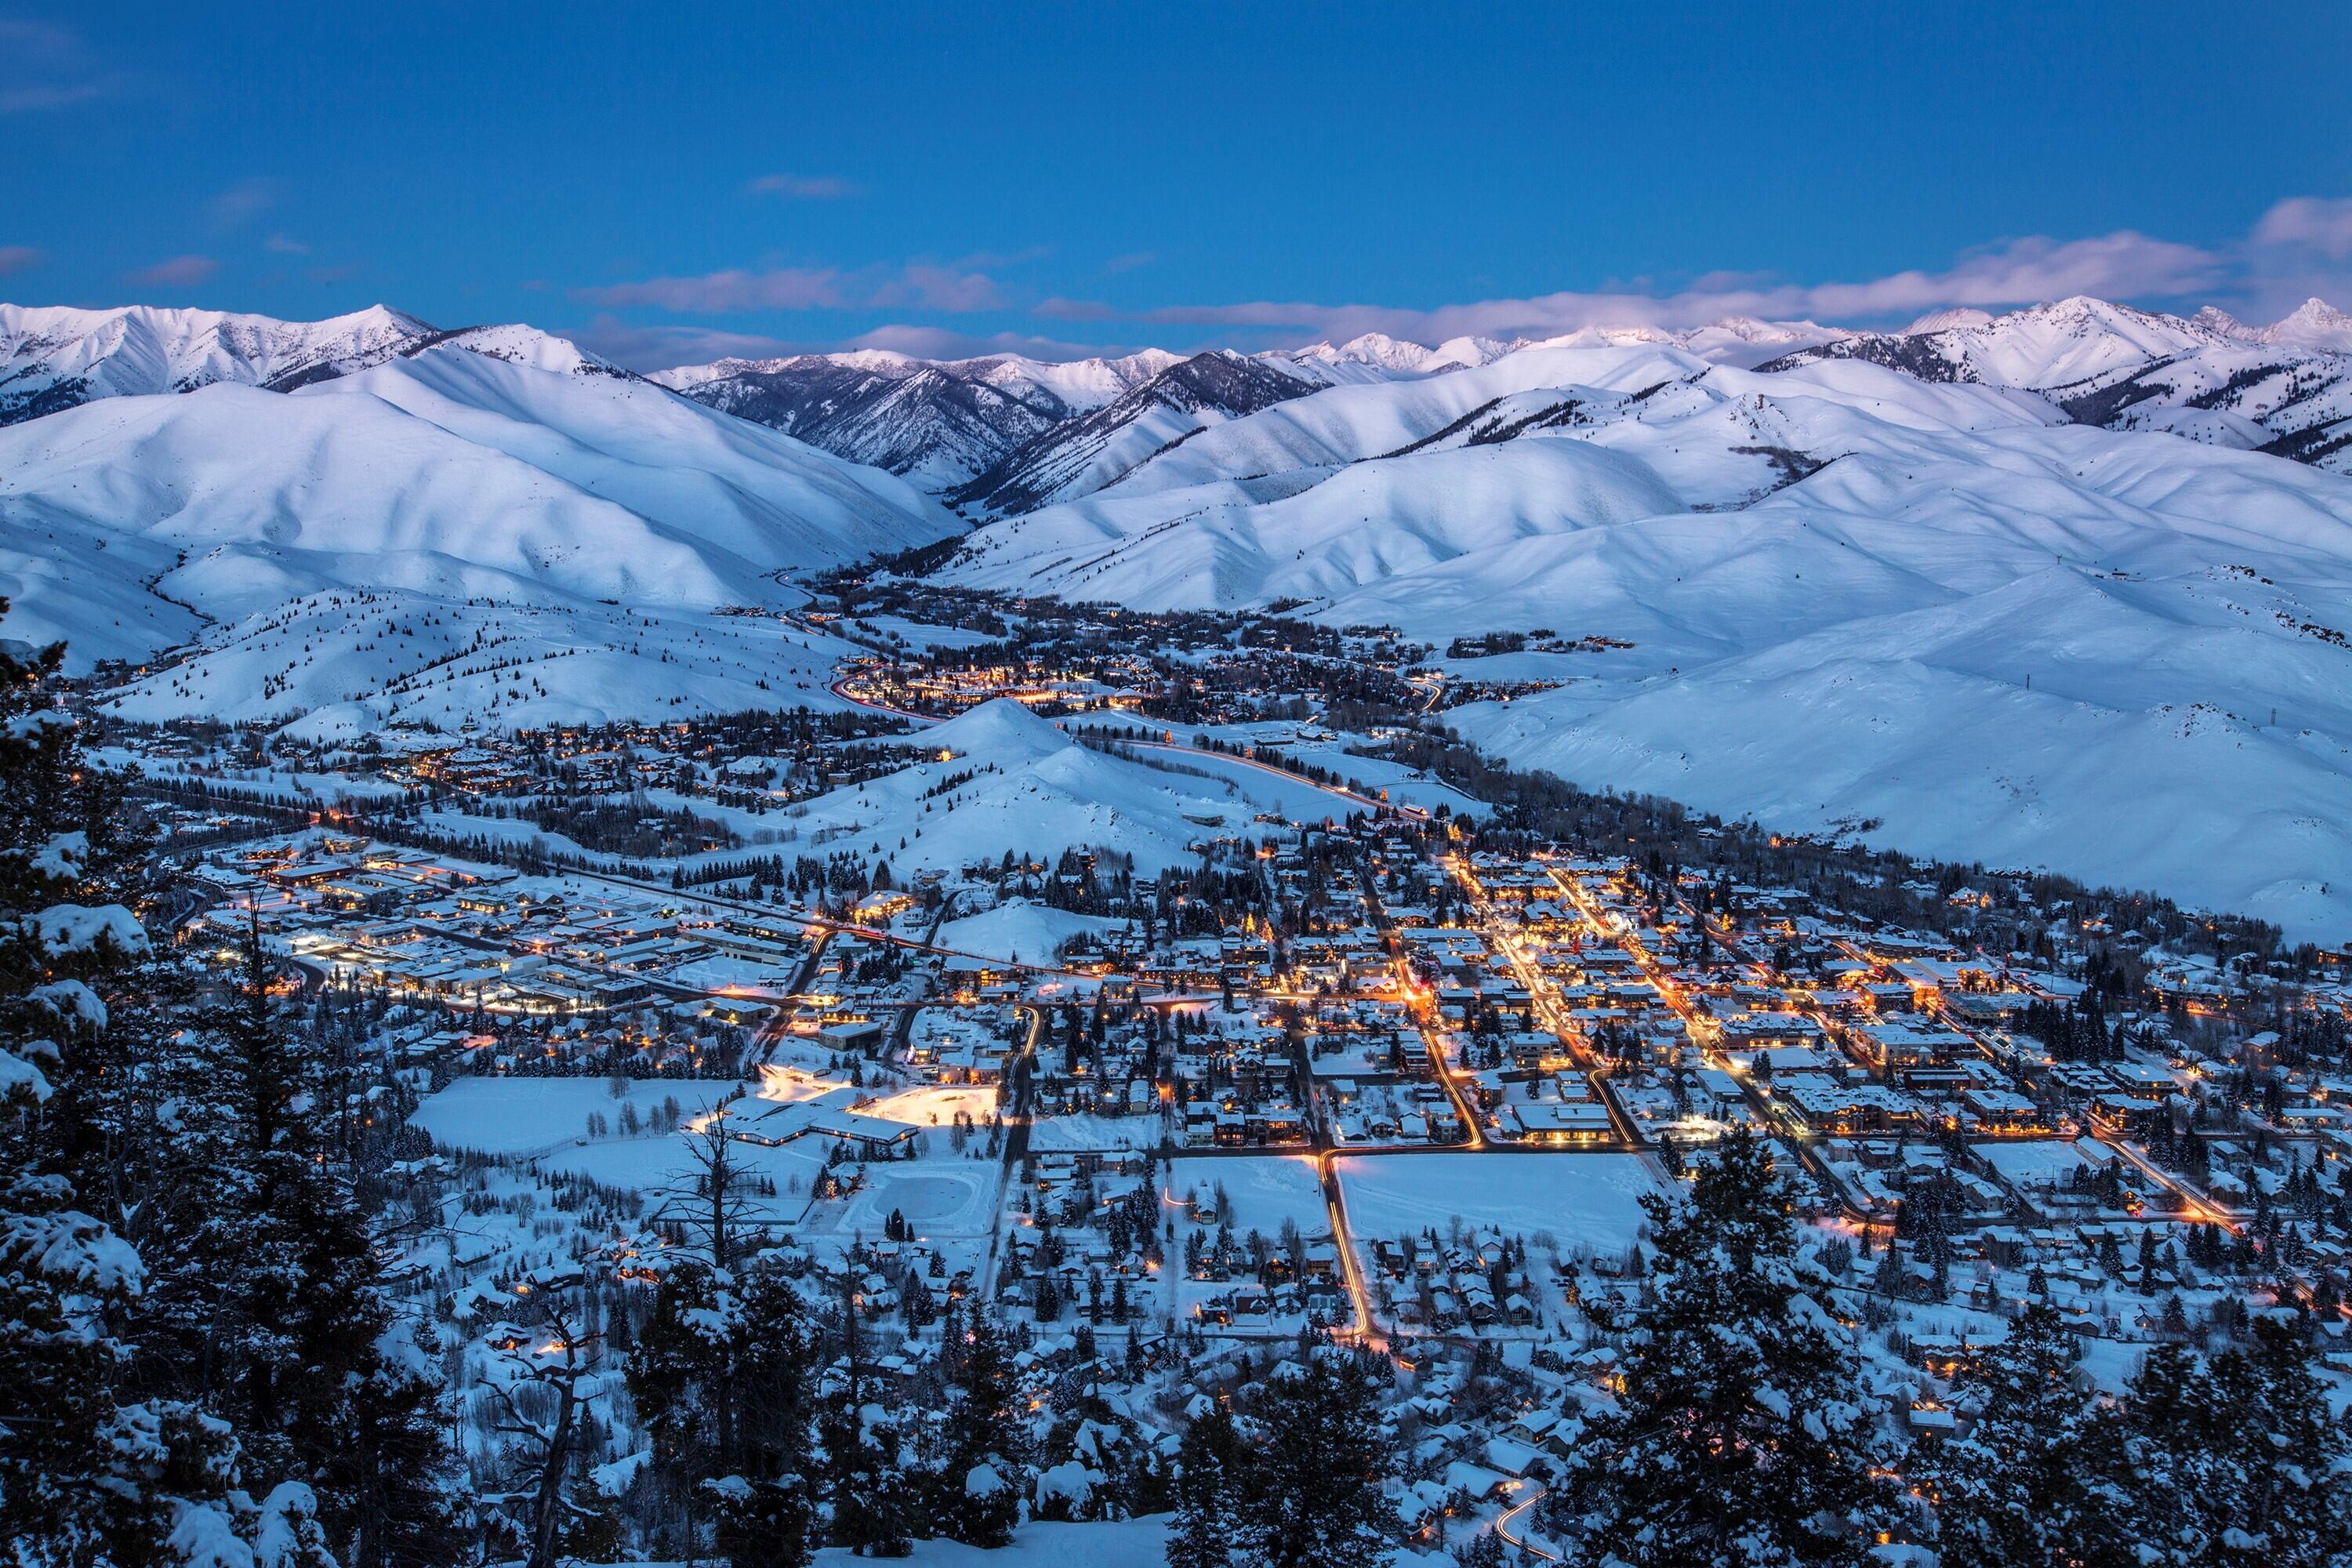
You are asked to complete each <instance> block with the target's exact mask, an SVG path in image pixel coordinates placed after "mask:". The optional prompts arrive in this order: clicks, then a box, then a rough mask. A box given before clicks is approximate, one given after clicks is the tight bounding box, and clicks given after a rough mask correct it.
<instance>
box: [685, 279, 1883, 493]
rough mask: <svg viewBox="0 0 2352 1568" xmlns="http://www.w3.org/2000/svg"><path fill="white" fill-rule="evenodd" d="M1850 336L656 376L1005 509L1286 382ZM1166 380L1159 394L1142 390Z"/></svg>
mask: <svg viewBox="0 0 2352 1568" xmlns="http://www.w3.org/2000/svg"><path fill="white" fill-rule="evenodd" d="M1846 335H1847V334H1846V333H1844V332H1843V331H1840V330H1838V329H1836V328H1833V327H1823V326H1820V325H1817V324H1816V323H1814V322H1811V321H1755V320H1752V319H1749V318H1747V317H1735V318H1732V319H1728V320H1726V321H1716V322H1713V323H1710V324H1709V325H1706V326H1704V327H1697V328H1694V329H1691V330H1689V331H1681V332H1667V331H1660V330H1658V329H1655V328H1650V327H1627V328H1591V329H1588V330H1586V331H1580V332H1577V333H1574V334H1572V335H1570V336H1568V337H1564V338H1557V339H1552V340H1549V341H1548V342H1541V343H1530V342H1528V340H1526V339H1519V340H1516V341H1514V342H1499V341H1497V340H1496V339H1493V338H1481V337H1460V338H1453V339H1449V340H1447V341H1446V342H1442V343H1440V344H1438V345H1437V346H1436V347H1434V348H1430V347H1427V346H1424V345H1423V344H1421V343H1416V342H1406V341H1405V340H1403V339H1401V338H1392V337H1390V336H1388V335H1387V334H1385V333H1381V332H1366V333H1363V334H1361V335H1360V336H1358V337H1355V338H1351V339H1349V341H1348V342H1344V343H1338V344H1334V343H1330V342H1318V343H1313V344H1310V345H1308V346H1307V347H1306V348H1300V349H1276V350H1268V351H1266V352H1265V353H1257V354H1250V355H1242V354H1228V353H1221V354H1217V355H1214V356H1195V358H1194V359H1193V360H1192V361H1191V362H1187V361H1185V360H1184V359H1183V358H1182V356H1180V355H1177V354H1173V353H1168V352H1167V351H1165V350H1163V349H1146V350H1144V351H1142V352H1141V353H1134V354H1129V355H1127V356H1125V357H1123V358H1117V359H1111V358H1097V359H1081V360H1073V361H1069V362H1067V363H1049V362H1046V361H1041V360H1033V359H1026V358H1023V357H1021V356H1018V355H1012V354H999V355H992V356H986V357H982V358H979V359H964V360H920V359H915V358H911V357H909V356H908V355H906V354H900V353H891V352H888V351H887V350H879V349H859V350H854V351H851V352H848V353H832V354H799V355H794V356H791V357H788V358H783V359H771V360H746V359H726V360H719V361H716V362H714V363H709V364H698V365H680V366H678V367H677V368H675V369H672V370H665V371H659V372H656V374H654V376H653V377H652V379H653V380H655V381H656V382H659V383H660V384H662V385H664V386H667V387H670V388H672V389H673V390H675V391H677V392H681V393H684V394H685V395H688V397H691V398H693V399H695V400H696V401H697V402H698V403H703V404H707V405H709V406H710V407H713V408H718V409H721V410H724V411H725V412H727V413H730V414H733V415H736V416H740V417H741V418H745V419H751V420H755V421H757V422H758V423H760V424H762V425H767V426H772V427H773V428H775V429H778V430H782V431H784V432H786V433H787V434H789V435H793V436H797V437H800V438H801V439H802V440H803V441H807V442H809V443H810V444H811V445H813V446H817V447H824V449H825V450H826V451H829V452H833V453H835V454H837V455H838V456H841V457H845V458H850V459H851V460H853V461H855V462H861V463H870V464H873V465H874V466H875V467H877V468H887V469H888V470H890V471H891V472H892V473H894V474H904V475H906V476H907V477H908V479H913V480H914V481H915V482H916V483H918V484H920V485H922V486H923V487H925V488H926V489H935V490H954V491H958V492H959V494H958V498H957V499H958V500H961V501H962V502H963V503H965V504H969V505H972V506H975V507H977V508H979V509H980V510H984V511H991V512H997V513H1009V512H1017V511H1022V510H1028V509H1030V508H1032V507H1034V506H1038V505H1043V504H1046V503H1047V502H1049V501H1052V500H1072V499H1075V498H1076V497H1078V496H1081V495H1085V494H1087V493H1088V491H1089V490H1090V489H1093V488H1096V487H1097V486H1099V485H1100V484H1102V483H1104V482H1106V481H1107V480H1108V479H1115V478H1117V477H1118V474H1119V473H1120V472H1122V471H1124V466H1125V465H1127V464H1129V463H1130V462H1132V460H1133V459H1134V458H1135V457H1136V456H1137V455H1138V454H1139V453H1140V454H1148V453H1149V452H1150V451H1151V450H1153V449H1154V448H1155V447H1156V446H1157V445H1163V444H1167V443H1170V442H1175V441H1181V440H1182V439H1183V438H1184V437H1185V435H1186V433H1187V432H1188V431H1190V430H1192V429H1194V428H1199V427H1203V426H1207V425H1211V424H1213V423H1214V422H1215V421H1216V419H1217V418H1219V417H1223V416H1230V415H1231V414H1233V413H1235V412H1246V411H1247V410H1248V409H1249V408H1250V407H1253V406H1264V405H1265V403H1266V402H1267V401H1269V400H1270V399H1272V398H1273V397H1274V396H1276V395H1281V396H1297V395H1301V394H1300V393H1298V392H1293V391H1289V390H1287V388H1288V386H1289V384H1292V383H1297V384H1299V385H1300V386H1302V387H1304V388H1305V389H1307V390H1308V391H1312V390H1316V389H1319V388H1323V387H1332V386H1354V385H1363V384H1384V383H1389V382H1395V381H1408V380H1417V379H1421V378H1424V377H1430V376H1437V375H1443V374H1446V373H1448V372H1452V371H1458V370H1465V369H1469V370H1475V369H1477V368H1479V367H1481V366H1484V365H1488V364H1492V363H1495V362H1496V361H1497V360H1499V359H1502V358H1505V357H1506V356H1507V355H1511V354H1515V353H1519V352H1520V351H1522V350H1525V349H1528V348H1530V347H1533V348H1622V347H1634V346H1656V347H1664V348H1675V349H1680V350H1682V351H1684V352H1685V353H1690V354H1692V355H1694V356H1696V358H1699V359H1702V360H1705V361H1707V362H1708V363H1719V364H1734V365H1742V366H1746V365H1752V364H1755V363H1759V362H1760V361H1763V360H1769V359H1773V358H1776V357H1779V356H1781V355H1786V354H1789V353H1793V352H1795V351H1797V350H1800V349H1804V348H1809V347H1811V346H1814V345H1816V344H1820V343H1823V342H1831V341H1832V340H1835V339H1838V338H1842V337H1844V336H1846ZM1188 363H1189V368H1180V367H1184V366H1186V365H1188ZM1171 373H1172V374H1171ZM1162 377H1165V378H1166V379H1165V380H1163V381H1162V382H1161V384H1160V390H1159V391H1157V392H1148V391H1145V389H1146V386H1147V384H1150V383H1152V382H1154V381H1155V379H1156V378H1162ZM1212 382H1215V383H1216V384H1211V383H1212ZM1139 392H1142V393H1143V394H1144V395H1141V396H1139V397H1135V398H1131V399H1130V398H1129V397H1128V395H1129V394H1131V393H1139ZM1114 403H1117V404H1118V405H1119V406H1118V407H1117V408H1116V409H1114V408H1111V407H1109V406H1108V405H1112V404H1114ZM1195 414H1198V415H1200V417H1199V418H1197V419H1195V418H1194V417H1193V416H1194V415H1195ZM1139 421H1140V422H1141V423H1140V424H1139V423H1138V422H1139ZM1130 426H1134V428H1133V429H1132V430H1130V428H1129V427H1130ZM1016 449H1022V450H1020V451H1019V452H1018V453H1016Z"/></svg>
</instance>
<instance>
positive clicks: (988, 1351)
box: [931, 1308, 1028, 1548]
mask: <svg viewBox="0 0 2352 1568" xmlns="http://www.w3.org/2000/svg"><path fill="white" fill-rule="evenodd" d="M1017 1397H1018V1389H1017V1387H1016V1385H1015V1383H1014V1379H1013V1358H1012V1355H1011V1353H1010V1352H1009V1351H1008V1350H1007V1348H1006V1346H1005V1342H1004V1335H1003V1331H1002V1330H1000V1329H999V1328H998V1327H997V1326H996V1324H995V1322H994V1321H992V1320H991V1319H990V1318H989V1316H988V1314H987V1313H985V1312H983V1311H981V1310H978V1309H977V1308H975V1309H974V1310H973V1311H972V1314H971V1322H970V1325H969V1326H968V1327H967V1329H966V1330H965V1333H964V1344H963V1346H962V1350H961V1354H960V1355H959V1356H958V1357H957V1360H956V1365H955V1386H954V1387H953V1389H951V1390H950V1394H949V1397H948V1404H947V1419H946V1422H945V1424H944V1426H945V1434H946V1446H945V1449H944V1451H943V1453H942V1455H941V1458H940V1464H939V1466H938V1468H936V1470H935V1471H934V1473H933V1477H932V1484H931V1491H932V1503H931V1518H932V1522H933V1523H934V1524H936V1525H937V1526H938V1527H939V1528H940V1531H942V1532H943V1533H945V1534H947V1535H949V1536H951V1537H953V1538H954V1539H955V1540H958V1541H961V1542H964V1543H965V1544H966V1545H969V1546H981V1547H988V1548H994V1547H999V1546H1003V1545H1005V1544H1007V1543H1009V1542H1011V1541H1012V1539H1013V1526H1014V1525H1015V1524H1017V1523H1018V1522H1019V1521H1020V1515H1021V1487H1020V1484H1019V1483H1020V1482H1021V1480H1022V1479H1023V1471H1022V1468H1021V1467H1022V1464H1023V1461H1024V1459H1025V1458H1027V1452H1028V1442H1027V1436H1026V1434H1025V1433H1024V1431H1023V1430H1022V1427H1021V1422H1020V1417H1019V1415H1018V1413H1017V1410H1016V1400H1017Z"/></svg>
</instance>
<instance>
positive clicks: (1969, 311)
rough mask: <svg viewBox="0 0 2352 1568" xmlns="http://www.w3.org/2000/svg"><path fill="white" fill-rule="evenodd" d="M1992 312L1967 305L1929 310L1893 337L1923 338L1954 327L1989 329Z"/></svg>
mask: <svg viewBox="0 0 2352 1568" xmlns="http://www.w3.org/2000/svg"><path fill="white" fill-rule="evenodd" d="M1990 325H1992V312H1990V310H1975V309H1973V308H1971V307H1969V306H1967V305H1955V306H1952V307H1950V308H1949V309H1948V310H1930V311H1928V312H1927V314H1926V315H1924V316H1922V317H1920V318H1919V319H1918V320H1917V321H1914V322H1912V323H1911V324H1910V325H1909V326H1907V327H1906V328H1904V329H1903V330H1902V331H1899V332H1897V333H1895V336H1896V337H1898V338H1917V337H1925V336H1926V335H1927V333H1929V332H1948V331H1951V330H1952V329H1953V328H1955V327H1989V326H1990Z"/></svg>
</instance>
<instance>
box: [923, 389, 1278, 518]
mask: <svg viewBox="0 0 2352 1568" xmlns="http://www.w3.org/2000/svg"><path fill="white" fill-rule="evenodd" d="M1319 385H1320V384H1319V383H1317V382H1310V381H1307V380H1306V379H1304V378H1302V377H1301V376H1299V375H1298V374H1296V373H1295V371H1291V370H1279V369H1276V367H1275V365H1274V364H1273V363H1270V362H1268V361H1266V360H1263V359H1255V358H1252V357H1251V356H1249V355H1247V354H1238V353H1228V352H1225V351H1223V350H1216V351H1213V352H1211V353H1200V354H1194V355H1193V356H1192V358H1191V359H1188V360H1181V361H1179V362H1178V363H1175V364H1171V365H1170V366H1169V367H1168V368H1167V369H1165V370H1163V371H1161V372H1160V374H1157V375H1155V376H1153V377H1152V378H1151V379H1150V381H1147V382H1145V383H1143V384H1141V385H1140V386H1138V387H1136V388H1134V389H1133V390H1132V391H1130V392H1128V393H1126V394H1124V395H1121V396H1119V397H1118V398H1116V399H1114V400H1113V401H1111V402H1109V403H1107V404H1105V405H1103V406H1102V407H1100V408H1097V409H1096V410H1095V411H1094V412H1093V413H1091V414H1087V415H1085V416H1081V417H1079V418H1076V419H1072V420H1068V421H1066V422H1065V423H1063V424H1060V425H1056V426H1054V427H1053V428H1051V429H1048V430H1045V431H1041V432H1040V433H1039V434H1037V435H1035V436H1034V437H1030V438H1029V439H1028V440H1026V441H1024V442H1023V443H1021V445H1019V446H1018V447H1014V448H1013V450H1012V451H1010V452H1008V453H1006V454H1005V455H1004V456H1003V458H1001V459H999V460H998V461H997V462H996V463H995V464H993V465H992V467H990V468H988V469H987V470H986V471H984V472H982V473H981V474H979V475H977V476H976V477H974V478H973V479H972V480H971V482H970V483H969V484H966V485H963V486H961V487H959V488H958V489H954V490H952V491H950V492H949V498H948V499H949V500H950V501H952V502H954V503H955V504H956V505H957V506H959V507H969V508H971V509H974V510H980V511H983V512H994V513H999V514H1003V513H1007V512H1021V511H1029V510H1034V509H1035V508H1037V507H1041V506H1044V505H1046V504H1047V503H1049V502H1052V501H1055V500H1063V499H1066V498H1068V497H1073V496H1085V495H1091V494H1092V493H1094V492H1095V491H1096V490H1098V489H1102V488H1103V487H1104V486H1105V485H1108V484H1111V483H1113V482H1115V481H1117V480H1118V479H1120V478H1121V477H1122V476H1124V475H1126V474H1127V473H1128V472H1129V471H1130V470H1132V469H1133V468H1136V466H1137V465H1139V464H1140V463H1144V462H1146V461H1149V460H1150V458H1152V457H1153V456H1154V455H1155V454H1157V453H1159V452H1160V451H1163V450H1166V449H1167V448H1169V447H1171V445H1173V444H1176V443H1180V442H1182V441H1185V440H1188V439H1190V438H1191V437H1193V436H1195V435H1197V434H1199V433H1200V432H1201V431H1202V430H1205V429H1208V428H1209V427H1211V426H1215V425H1219V424H1222V423H1223V422H1224V421H1225V420H1228V419H1234V418H1238V417H1241V416H1244V415H1248V414H1254V413H1256V412H1257V411H1258V410H1259V409H1262V408H1269V407H1272V406H1273V405H1276V404H1277V403H1282V402H1285V401H1286V400H1288V399H1290V398H1294V397H1305V396H1307V395H1308V394H1310V393H1312V392H1315V391H1317V390H1318V388H1319Z"/></svg>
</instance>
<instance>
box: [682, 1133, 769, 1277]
mask: <svg viewBox="0 0 2352 1568" xmlns="http://www.w3.org/2000/svg"><path fill="white" fill-rule="evenodd" d="M681 1137H682V1138H683V1140H684V1142H685V1144H686V1155H687V1161H688V1170H687V1171H686V1173H684V1177H685V1179H682V1180H680V1181H678V1182H677V1183H675V1184H672V1185H671V1186H670V1187H669V1188H668V1189H667V1191H666V1193H665V1194H664V1195H665V1197H666V1199H667V1202H666V1203H665V1205H664V1207H665V1209H667V1210H670V1211H672V1212H671V1213H670V1215H669V1217H671V1218H674V1219H676V1220H677V1223H678V1224H679V1225H680V1226H683V1227H684V1228H685V1229H687V1230H688V1231H690V1232H692V1233H694V1234H695V1235H696V1236H697V1237H699V1238H700V1240H701V1242H702V1245H703V1247H704V1249H705V1250H706V1251H707V1252H708V1253H709V1256H710V1265H711V1267H712V1268H727V1267H728V1266H729V1264H730V1262H731V1261H732V1259H733V1258H734V1253H735V1247H736V1237H737V1234H738V1233H739V1232H740V1230H741V1229H742V1228H743V1227H744V1224H745V1221H744V1217H743V1212H744V1209H745V1207H746V1206H747V1204H748V1201H749V1196H750V1194H748V1193H747V1192H746V1191H745V1190H744V1188H745V1185H746V1184H747V1182H748V1179H749V1176H750V1172H749V1171H748V1170H747V1169H746V1168H745V1166H744V1164H743V1159H742V1155H741V1154H740V1152H739V1151H738V1150H737V1149H736V1146H735V1139H734V1136H733V1134H731V1133H730V1132H729V1131H728V1130H727V1112H726V1110H723V1109H722V1110H712V1111H706V1112H705V1113H704V1114H702V1115H701V1116H698V1117H697V1118H695V1119H694V1120H693V1121H689V1122H688V1123H687V1125H686V1131H684V1133H683V1134H681Z"/></svg>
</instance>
